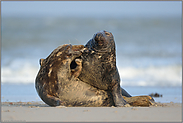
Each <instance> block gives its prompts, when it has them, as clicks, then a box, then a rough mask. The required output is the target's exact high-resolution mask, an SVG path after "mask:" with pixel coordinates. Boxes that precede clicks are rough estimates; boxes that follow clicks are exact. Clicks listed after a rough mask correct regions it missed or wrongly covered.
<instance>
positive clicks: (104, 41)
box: [93, 30, 111, 48]
mask: <svg viewBox="0 0 183 123" xmlns="http://www.w3.org/2000/svg"><path fill="white" fill-rule="evenodd" d="M110 36H111V33H110V32H107V31H105V30H103V31H100V32H98V33H96V34H95V35H94V37H93V40H94V41H95V46H97V47H98V48H107V46H108V45H109V43H110V41H109V38H110Z"/></svg>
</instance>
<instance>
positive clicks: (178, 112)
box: [1, 102, 182, 122]
mask: <svg viewBox="0 0 183 123" xmlns="http://www.w3.org/2000/svg"><path fill="white" fill-rule="evenodd" d="M1 120H2V121H4V122H25V121H27V122H34V121H35V122H36V121H37V122H39V121H42V122H51V121H55V122H74V121H78V122H79V121H92V122H106V121H108V122H112V121H114V122H130V121H131V122H139V121H143V122H158V121H159V122H161V121H163V122H181V121H182V104H180V103H164V104H160V103H158V104H157V105H155V106H150V107H120V108H118V107H49V106H47V105H46V104H44V103H42V102H16V103H14V102H3V103H1Z"/></svg>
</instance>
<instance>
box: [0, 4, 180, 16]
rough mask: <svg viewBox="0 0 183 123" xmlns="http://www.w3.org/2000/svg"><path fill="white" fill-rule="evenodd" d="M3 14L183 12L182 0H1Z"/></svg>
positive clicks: (111, 14) (106, 14) (96, 14)
mask: <svg viewBox="0 0 183 123" xmlns="http://www.w3.org/2000/svg"><path fill="white" fill-rule="evenodd" d="M1 10H2V16H32V15H33V16H36V15H37V16H45V15H47V16H90V17H104V16H106V17H113V16H181V15H182V14H181V12H182V2H181V1H2V2H1Z"/></svg>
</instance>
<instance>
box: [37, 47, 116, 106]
mask: <svg viewBox="0 0 183 123" xmlns="http://www.w3.org/2000/svg"><path fill="white" fill-rule="evenodd" d="M83 48H84V46H83V45H67V44H66V45H62V46H59V47H58V48H56V49H55V50H54V51H53V52H52V53H51V54H50V55H49V56H48V57H47V58H46V59H40V65H41V67H40V70H39V72H38V74H37V77H36V81H35V88H36V90H37V93H38V95H39V96H40V98H41V99H42V100H43V101H44V102H45V103H46V104H48V105H50V106H60V105H63V106H95V107H98V106H112V105H114V102H113V98H112V95H111V93H110V92H107V91H105V90H101V89H98V88H96V87H94V86H92V85H91V84H87V83H85V82H82V81H81V80H80V79H78V76H79V75H80V73H81V71H82V59H81V58H80V57H81V55H82V50H83Z"/></svg>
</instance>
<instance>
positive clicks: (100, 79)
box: [78, 31, 130, 106]
mask: <svg viewBox="0 0 183 123" xmlns="http://www.w3.org/2000/svg"><path fill="white" fill-rule="evenodd" d="M85 48H86V50H85V51H84V52H83V53H82V56H81V58H82V60H83V67H82V71H81V73H80V75H79V77H78V78H79V79H80V80H81V81H83V82H85V83H88V84H90V85H92V86H94V87H96V88H98V89H101V90H105V91H108V92H111V93H112V95H113V100H114V103H115V105H116V106H125V105H126V104H127V103H126V101H125V100H124V99H123V97H122V91H123V92H126V91H125V90H123V89H122V88H121V87H120V77H119V73H118V69H117V67H116V50H115V42H114V38H113V35H112V33H110V32H107V31H100V32H98V33H96V34H94V36H93V38H92V39H91V40H89V41H88V42H87V44H86V45H85ZM128 96H130V95H128Z"/></svg>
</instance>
